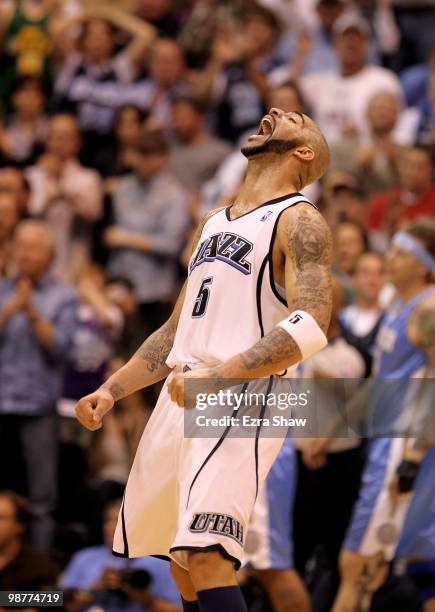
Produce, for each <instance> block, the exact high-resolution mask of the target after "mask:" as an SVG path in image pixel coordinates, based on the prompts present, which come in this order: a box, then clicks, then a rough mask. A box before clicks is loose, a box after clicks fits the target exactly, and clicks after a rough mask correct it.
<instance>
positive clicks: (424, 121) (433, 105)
mask: <svg viewBox="0 0 435 612" xmlns="http://www.w3.org/2000/svg"><path fill="white" fill-rule="evenodd" d="M417 112H418V126H417V142H418V143H420V144H422V145H427V146H433V145H435V72H434V73H433V74H432V75H431V76H430V78H429V82H428V85H427V96H426V98H425V99H424V100H422V101H421V102H420V104H419V105H418V107H417Z"/></svg>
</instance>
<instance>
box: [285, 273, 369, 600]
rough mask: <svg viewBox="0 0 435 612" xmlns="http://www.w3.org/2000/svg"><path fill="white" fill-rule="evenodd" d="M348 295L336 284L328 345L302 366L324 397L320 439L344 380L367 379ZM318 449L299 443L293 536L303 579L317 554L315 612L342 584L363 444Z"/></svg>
mask: <svg viewBox="0 0 435 612" xmlns="http://www.w3.org/2000/svg"><path fill="white" fill-rule="evenodd" d="M344 297H345V295H344V291H343V288H342V287H341V286H340V284H339V283H338V282H337V281H336V280H335V282H334V284H333V303H332V314H331V323H330V325H329V329H328V334H327V336H328V346H326V347H325V348H324V349H322V350H321V351H319V352H318V353H317V354H316V355H313V356H312V357H309V358H308V359H307V360H305V361H303V362H302V363H301V364H300V366H299V367H298V373H299V375H300V377H301V378H302V379H303V384H304V385H306V384H307V381H306V379H312V381H311V382H310V383H309V384H310V388H311V389H313V391H314V392H315V393H316V397H321V398H322V399H321V403H322V406H321V411H322V415H323V416H320V415H319V419H318V424H317V431H313V434H314V435H317V436H322V435H325V431H324V429H325V425H326V426H327V423H328V419H329V418H331V416H332V415H334V416H335V412H336V411H337V407H338V406H340V401H343V400H342V399H341V397H342V396H341V393H340V392H339V390H338V389H339V387H338V386H339V385H340V382H341V383H342V384H343V383H344V380H345V379H348V380H347V382H346V388H347V390H348V391H349V389H350V388H352V386H353V387H356V386H357V384H358V382H357V381H358V379H359V378H361V377H362V376H363V375H364V362H363V360H362V358H361V356H360V354H359V353H358V351H357V350H356V349H355V348H354V347H353V346H350V345H349V344H348V343H347V341H346V340H345V339H344V338H343V336H342V335H341V329H340V324H339V314H340V311H341V309H342V307H343V303H344ZM328 381H331V382H328ZM332 382H333V383H334V384H331V383H332ZM335 383H337V386H336V384H335ZM344 397H346V393H345V396H344ZM343 399H344V398H343ZM320 439H321V438H320ZM316 445H317V439H316V438H307V437H305V438H296V439H295V446H296V448H297V450H298V452H297V460H298V481H297V489H296V498H295V508H294V532H293V533H294V545H295V566H296V568H297V570H298V571H299V572H300V573H301V575H305V573H306V570H307V562H308V561H309V560H310V559H311V558H312V557H313V556H314V557H315V556H317V558H318V559H317V560H318V563H317V568H316V572H315V574H317V575H315V576H313V577H312V584H311V591H312V593H311V595H312V601H313V609H314V610H320V609H321V610H330V609H331V608H330V607H329V606H328V605H327V602H328V601H329V603H330V604H331V603H332V601H333V599H334V595H335V588H336V586H337V584H338V567H337V566H338V563H337V561H338V555H339V552H340V547H341V543H342V541H343V537H344V535H345V532H346V528H347V525H348V522H349V519H350V517H351V513H352V507H353V504H354V502H355V501H356V499H357V497H358V488H359V479H360V476H361V470H362V465H363V462H362V456H361V447H360V440H359V439H358V438H357V437H356V436H353V437H352V436H348V437H344V436H343V437H337V438H335V439H332V438H331V439H328V441H327V446H326V445H325V446H324V453H323V454H321V453H318V454H316V456H315V457H313V455H312V450H313V447H314V448H316ZM320 559H321V561H320ZM319 561H320V563H319Z"/></svg>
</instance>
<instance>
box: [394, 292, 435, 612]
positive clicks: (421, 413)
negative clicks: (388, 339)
mask: <svg viewBox="0 0 435 612" xmlns="http://www.w3.org/2000/svg"><path fill="white" fill-rule="evenodd" d="M407 333H408V337H409V339H410V340H411V342H412V343H413V344H415V345H416V346H417V347H418V348H419V349H421V350H423V351H424V352H425V353H426V354H427V356H428V363H427V365H426V366H424V367H422V368H420V369H419V370H417V371H416V372H414V374H413V377H414V378H415V380H413V384H412V387H411V388H410V390H409V391H410V393H408V394H407V397H406V398H405V405H404V410H403V411H402V415H401V418H400V420H401V422H400V424H399V427H398V428H397V429H398V431H407V433H408V436H409V437H408V439H407V440H406V441H405V444H404V448H403V452H402V462H401V466H400V468H399V470H398V472H399V474H396V475H395V477H394V478H393V480H392V483H391V487H390V493H391V495H392V496H393V501H394V502H395V503H400V501H401V498H403V497H405V498H406V497H410V498H411V501H410V505H409V510H408V512H407V514H406V519H405V522H404V525H403V529H402V533H401V536H400V541H399V544H398V547H397V551H396V556H397V557H399V558H402V559H403V558H404V559H406V560H408V563H407V572H408V574H409V575H410V576H411V577H412V579H413V580H414V582H415V583H416V585H417V587H418V589H419V591H420V596H421V600H422V601H423V605H424V610H425V612H434V611H435V478H434V474H435V415H434V404H435V387H434V384H435V380H434V379H435V292H434V293H432V295H430V296H429V297H427V298H425V299H424V300H423V301H422V302H420V303H419V304H418V306H416V307H415V308H414V310H413V312H412V314H411V316H410V318H409V321H408V329H407Z"/></svg>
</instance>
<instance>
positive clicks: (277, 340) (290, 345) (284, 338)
mask: <svg viewBox="0 0 435 612" xmlns="http://www.w3.org/2000/svg"><path fill="white" fill-rule="evenodd" d="M297 350H298V346H297V344H296V342H295V341H294V340H293V338H292V337H291V336H289V334H288V333H287V332H286V331H285V330H284V329H282V328H281V327H274V328H273V329H272V330H271V331H270V332H269V333H268V334H267V335H266V336H264V338H262V339H261V340H259V342H257V344H254V346H253V347H252V348H250V349H249V350H247V351H246V352H245V353H242V354H241V355H240V359H241V362H242V364H243V366H244V367H245V368H246V369H248V370H254V369H256V368H259V367H261V366H264V365H267V364H271V365H274V364H279V363H281V362H282V361H283V360H286V359H288V357H289V355H291V354H292V353H293V354H294V353H295V352H296V351H297Z"/></svg>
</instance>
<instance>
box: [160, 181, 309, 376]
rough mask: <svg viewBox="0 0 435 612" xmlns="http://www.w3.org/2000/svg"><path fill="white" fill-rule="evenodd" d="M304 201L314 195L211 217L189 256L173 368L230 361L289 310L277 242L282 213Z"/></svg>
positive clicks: (171, 359)
mask: <svg viewBox="0 0 435 612" xmlns="http://www.w3.org/2000/svg"><path fill="white" fill-rule="evenodd" d="M300 202H308V200H307V198H306V197H305V196H303V195H302V194H300V193H293V194H290V195H287V196H283V197H280V198H276V199H275V200H270V201H268V202H265V203H264V204H262V205H261V206H258V207H257V208H255V209H254V210H251V211H250V212H247V213H245V214H244V215H242V216H240V217H238V218H237V219H233V220H231V218H230V207H229V208H225V209H222V210H220V211H219V212H217V213H216V214H214V215H213V216H211V217H210V218H209V219H208V220H207V222H206V223H205V225H204V227H203V229H202V233H201V237H200V240H199V243H198V246H197V247H196V249H195V251H194V253H193V254H192V257H191V258H190V261H189V269H188V281H187V288H186V295H185V299H184V304H183V308H182V311H181V316H180V320H179V323H178V327H177V332H176V334H175V340H174V345H173V347H172V350H171V352H170V353H169V356H168V359H167V361H166V363H167V364H168V366H169V367H171V368H173V367H175V366H177V365H185V364H195V363H204V364H209V365H211V364H216V363H218V362H221V361H225V360H226V359H229V358H230V357H232V356H234V355H236V354H237V353H240V352H242V351H245V350H246V349H248V348H250V347H251V346H252V345H253V344H255V343H256V342H257V341H258V340H259V339H260V338H261V337H262V336H264V335H265V334H267V333H268V332H269V331H270V330H271V329H272V328H273V327H274V326H275V325H276V324H277V323H278V322H279V321H281V320H282V319H283V318H284V317H285V316H286V315H287V314H288V310H287V303H286V300H285V297H284V296H283V295H281V294H280V293H279V291H278V289H277V287H276V286H275V283H274V279H273V269H272V247H273V242H274V237H275V233H276V228H277V225H278V220H279V218H280V215H281V213H282V212H283V211H284V210H285V209H286V208H289V207H290V206H294V205H295V204H299V203H300ZM308 203H309V204H311V202H308Z"/></svg>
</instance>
